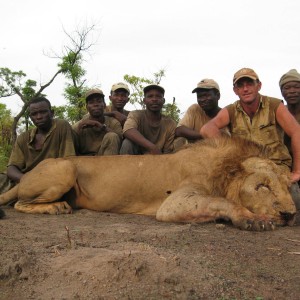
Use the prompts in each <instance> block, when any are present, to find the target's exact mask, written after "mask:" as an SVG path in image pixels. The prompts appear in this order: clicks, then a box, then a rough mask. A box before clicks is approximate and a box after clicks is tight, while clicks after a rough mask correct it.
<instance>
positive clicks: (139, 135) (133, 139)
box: [120, 84, 176, 155]
mask: <svg viewBox="0 0 300 300" xmlns="http://www.w3.org/2000/svg"><path fill="white" fill-rule="evenodd" d="M143 91H144V99H143V101H144V104H145V106H146V110H136V111H132V112H130V113H129V115H128V118H127V120H126V122H125V124H124V128H123V135H124V137H125V140H124V141H123V143H122V147H121V150H120V154H134V155H137V154H164V153H171V152H172V151H173V141H174V136H175V128H176V122H175V121H174V120H172V119H171V118H169V117H166V116H163V115H162V113H161V110H162V107H163V104H164V103H165V98H164V94H165V90H164V88H163V87H161V86H160V85H157V84H150V85H148V86H146V87H145V88H144V90H143Z"/></svg>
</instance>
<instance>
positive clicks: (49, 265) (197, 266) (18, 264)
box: [0, 207, 300, 300]
mask: <svg viewBox="0 0 300 300" xmlns="http://www.w3.org/2000/svg"><path fill="white" fill-rule="evenodd" d="M4 211H5V214H6V217H4V219H2V220H0V235H1V243H0V251H1V261H0V299H190V300H192V299H220V300H221V299H222V300H225V299H228V300H229V299H253V300H258V299H264V300H266V299H272V300H274V299H290V300H293V299H295V300H296V299H297V300H299V299H300V222H299V216H298V220H297V224H296V226H293V227H282V228H278V229H276V230H275V231H273V232H247V231H241V230H239V229H236V228H234V227H232V226H231V225H230V224H214V223H210V224H168V223H161V222H158V221H156V220H155V219H154V218H151V217H145V216H136V215H117V214H111V213H100V212H93V211H88V210H78V211H75V212H74V213H73V214H71V215H59V216H50V215H29V214H22V213H19V212H16V211H15V210H14V209H12V208H11V207H5V208H4Z"/></svg>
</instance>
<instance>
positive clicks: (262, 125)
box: [226, 96, 292, 167]
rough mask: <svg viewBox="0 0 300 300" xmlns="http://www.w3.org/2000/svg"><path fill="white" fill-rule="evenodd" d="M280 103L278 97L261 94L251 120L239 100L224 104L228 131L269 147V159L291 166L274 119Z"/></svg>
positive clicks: (279, 129)
mask: <svg viewBox="0 0 300 300" xmlns="http://www.w3.org/2000/svg"><path fill="white" fill-rule="evenodd" d="M280 103H282V101H281V100H280V99H276V98H270V97H267V96H261V98H260V104H259V107H258V109H257V111H256V113H255V115H254V117H253V119H252V120H250V117H249V116H248V115H247V114H246V112H245V111H244V110H243V108H242V106H241V104H240V101H236V102H235V103H233V104H230V105H228V106H226V108H227V109H228V112H229V117H230V124H229V131H230V133H231V135H232V136H240V137H242V138H245V139H249V140H251V141H254V142H257V143H259V144H262V145H265V146H267V147H269V148H270V149H271V150H272V153H271V155H270V157H269V158H270V159H271V160H273V161H274V162H275V163H276V164H284V165H286V166H288V167H291V165H292V159H291V156H290V154H289V152H288V149H287V147H286V146H285V145H284V140H283V136H284V131H283V129H282V128H281V127H280V125H279V124H278V122H277V121H276V110H277V108H278V106H279V104H280Z"/></svg>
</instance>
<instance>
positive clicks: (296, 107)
mask: <svg viewBox="0 0 300 300" xmlns="http://www.w3.org/2000/svg"><path fill="white" fill-rule="evenodd" d="M279 86H280V90H281V94H282V96H283V98H284V100H285V101H286V103H287V108H288V110H289V112H290V113H291V114H292V115H293V116H294V118H295V119H296V120H297V122H298V123H300V74H299V73H298V72H297V70H295V69H292V70H290V71H288V72H287V73H286V74H283V75H282V76H281V78H280V81H279ZM284 143H285V144H286V146H287V147H288V149H289V151H290V153H292V147H291V139H290V137H289V136H288V135H286V134H285V135H284Z"/></svg>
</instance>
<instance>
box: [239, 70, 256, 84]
mask: <svg viewBox="0 0 300 300" xmlns="http://www.w3.org/2000/svg"><path fill="white" fill-rule="evenodd" d="M243 77H247V78H251V79H253V80H259V78H258V75H257V74H256V73H255V72H254V70H252V69H249V68H242V69H240V70H238V71H237V72H236V73H235V74H234V76H233V84H235V83H236V82H237V81H238V80H239V79H241V78H243Z"/></svg>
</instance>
